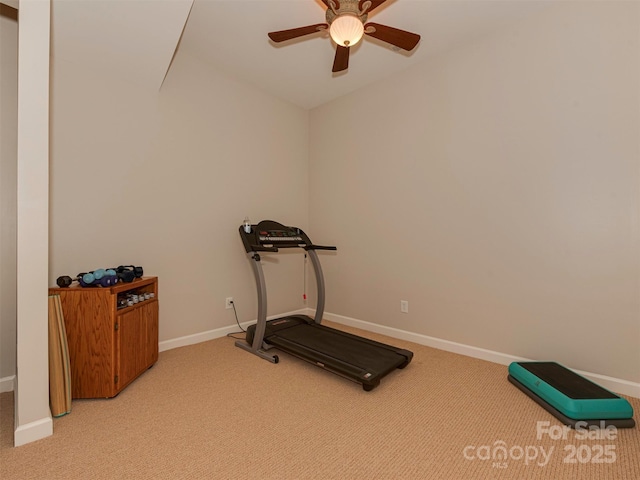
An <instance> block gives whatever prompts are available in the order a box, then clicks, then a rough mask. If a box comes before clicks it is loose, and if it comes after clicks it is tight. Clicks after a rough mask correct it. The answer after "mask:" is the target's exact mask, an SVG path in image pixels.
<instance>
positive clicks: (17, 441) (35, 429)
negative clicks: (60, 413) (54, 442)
mask: <svg viewBox="0 0 640 480" xmlns="http://www.w3.org/2000/svg"><path fill="white" fill-rule="evenodd" d="M51 435H53V420H52V418H51V417H46V418H41V419H40V420H36V421H35V422H30V423H27V424H26V425H20V426H19V427H18V428H16V429H15V431H14V435H13V445H14V446H15V447H20V446H22V445H26V444H27V443H31V442H35V441H36V440H40V439H42V438H46V437H50V436H51Z"/></svg>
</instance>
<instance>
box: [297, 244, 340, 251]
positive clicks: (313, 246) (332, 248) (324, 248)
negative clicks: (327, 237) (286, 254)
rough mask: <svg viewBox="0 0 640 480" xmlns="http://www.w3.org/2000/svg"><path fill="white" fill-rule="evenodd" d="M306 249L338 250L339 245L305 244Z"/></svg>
mask: <svg viewBox="0 0 640 480" xmlns="http://www.w3.org/2000/svg"><path fill="white" fill-rule="evenodd" d="M303 248H304V249H305V250H338V247H332V246H326V245H305V246H304V247H303Z"/></svg>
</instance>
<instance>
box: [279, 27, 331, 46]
mask: <svg viewBox="0 0 640 480" xmlns="http://www.w3.org/2000/svg"><path fill="white" fill-rule="evenodd" d="M327 28H329V25H328V24H326V23H316V24H315V25H307V26H306V27H298V28H291V29H289V30H280V31H278V32H269V33H268V35H269V38H270V39H271V40H273V41H274V42H276V43H279V42H285V41H287V40H293V39H294V38H298V37H304V36H305V35H311V34H312V33H318V32H321V31H323V30H326V29H327Z"/></svg>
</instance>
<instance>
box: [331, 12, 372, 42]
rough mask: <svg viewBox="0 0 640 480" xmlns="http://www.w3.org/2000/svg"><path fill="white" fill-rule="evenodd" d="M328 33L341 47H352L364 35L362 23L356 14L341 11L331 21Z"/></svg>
mask: <svg viewBox="0 0 640 480" xmlns="http://www.w3.org/2000/svg"><path fill="white" fill-rule="evenodd" d="M329 34H330V35H331V38H332V39H333V41H334V42H336V44H338V45H340V46H341V47H352V46H354V45H355V44H356V43H358V42H359V41H360V39H361V38H362V35H364V25H363V24H362V21H361V20H360V18H359V17H358V16H357V15H355V14H353V13H342V14H340V15H338V16H337V17H336V18H335V19H334V20H333V22H331V26H330V27H329Z"/></svg>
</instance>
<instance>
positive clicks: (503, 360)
mask: <svg viewBox="0 0 640 480" xmlns="http://www.w3.org/2000/svg"><path fill="white" fill-rule="evenodd" d="M314 314H315V311H314V310H312V309H307V315H309V316H311V317H312V316H313V315H314ZM323 317H324V318H325V319H327V320H329V321H332V322H336V323H340V324H342V325H347V326H349V327H354V328H359V329H361V330H366V331H369V332H374V333H379V334H381V335H386V336H388V337H392V338H398V339H400V340H407V341H409V342H413V343H417V344H419V345H425V346H427V347H433V348H437V349H439V350H445V351H447V352H453V353H459V354H460V355H466V356H467V357H473V358H478V359H481V360H487V361H489V362H493V363H498V364H500V365H509V364H510V363H511V362H526V361H531V360H532V359H528V358H523V357H516V356H514V355H508V354H505V353H500V352H494V351H492V350H486V349H484V348H479V347H473V346H471V345H464V344H462V343H456V342H451V341H449V340H442V339H440V338H435V337H429V336H427V335H422V334H419V333H412V332H407V331H405V330H399V329H397V328H393V327H385V326H382V325H377V324H375V323H369V322H365V321H363V320H356V319H355V318H350V317H345V316H342V315H335V314H333V313H326V312H325V314H324V315H323ZM538 360H539V359H538ZM574 371H575V372H576V373H578V374H580V375H582V376H584V377H587V378H588V379H590V380H591V381H593V382H595V383H597V384H599V385H601V386H603V387H604V388H607V389H609V390H611V391H613V392H616V393H620V394H623V395H629V396H631V397H635V398H640V383H636V382H630V381H628V380H623V379H620V378H614V377H608V376H606V375H600V374H597V373H591V372H585V371H582V370H574ZM505 375H506V370H505Z"/></svg>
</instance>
